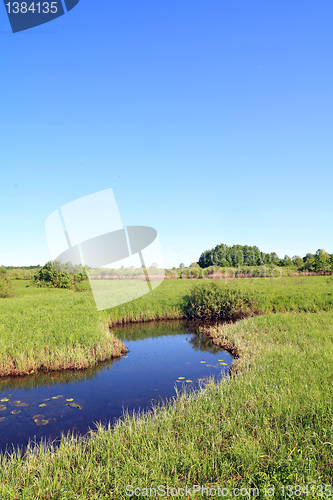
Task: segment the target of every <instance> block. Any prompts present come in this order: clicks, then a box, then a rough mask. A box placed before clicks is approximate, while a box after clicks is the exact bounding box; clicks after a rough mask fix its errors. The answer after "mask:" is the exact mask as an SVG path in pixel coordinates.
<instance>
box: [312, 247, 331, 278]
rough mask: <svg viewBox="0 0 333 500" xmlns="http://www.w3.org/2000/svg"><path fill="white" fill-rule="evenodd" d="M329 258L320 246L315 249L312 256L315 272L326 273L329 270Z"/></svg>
mask: <svg viewBox="0 0 333 500" xmlns="http://www.w3.org/2000/svg"><path fill="white" fill-rule="evenodd" d="M330 259H331V256H330V254H328V253H327V252H325V250H323V249H322V248H320V249H318V250H317V251H316V255H315V257H314V269H315V271H316V273H326V272H327V271H329V270H330Z"/></svg>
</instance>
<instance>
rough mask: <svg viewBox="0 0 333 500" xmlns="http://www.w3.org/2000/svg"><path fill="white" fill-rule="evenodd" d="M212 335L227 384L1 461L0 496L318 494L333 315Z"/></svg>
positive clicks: (329, 469) (332, 432)
mask: <svg viewBox="0 0 333 500" xmlns="http://www.w3.org/2000/svg"><path fill="white" fill-rule="evenodd" d="M210 332H211V335H214V336H215V338H216V339H218V338H220V339H221V340H222V341H223V339H224V338H225V337H228V338H229V339H230V342H231V343H232V344H233V345H234V346H236V348H237V350H238V352H239V356H240V357H239V361H238V366H237V371H238V373H237V376H236V377H232V378H231V379H229V380H226V381H224V382H223V383H222V384H216V385H215V384H209V385H208V386H207V387H206V388H205V389H204V390H203V392H201V393H200V394H198V395H191V394H188V395H182V396H180V397H179V398H177V400H176V401H175V404H173V405H165V406H164V407H163V408H161V409H159V410H155V411H154V413H153V414H152V415H141V416H140V415H139V416H136V417H135V418H133V417H129V416H127V417H126V418H125V419H124V422H122V423H119V424H118V425H117V426H116V428H115V429H114V430H111V429H105V428H102V427H100V428H99V430H98V432H97V433H94V434H92V436H91V437H90V438H89V439H79V440H76V439H74V438H72V439H65V440H63V442H62V444H61V446H60V447H59V448H52V447H46V446H38V447H37V448H35V449H34V450H32V449H31V450H29V451H28V452H27V454H26V456H25V457H24V458H22V457H21V456H20V455H19V454H15V455H12V456H11V457H2V458H1V469H0V483H1V485H2V486H1V488H2V490H1V492H0V495H1V496H2V497H3V498H20V499H31V498H36V499H41V498H43V499H51V498H52V499H68V500H73V499H87V498H89V499H96V500H97V499H98V500H100V499H110V498H113V499H119V500H123V499H124V498H143V497H144V495H141V496H135V495H134V494H133V495H126V486H127V485H133V486H134V487H136V488H145V487H148V488H150V487H151V488H153V487H156V488H157V487H158V486H159V485H165V486H166V485H168V486H169V487H176V488H177V487H179V488H181V487H185V485H187V486H189V487H190V486H191V485H192V484H199V485H205V486H215V487H217V486H220V487H221V488H222V487H223V488H227V489H228V490H229V492H230V495H228V496H224V498H234V495H233V493H232V491H233V488H241V487H243V488H250V487H251V488H258V491H259V497H260V498H264V488H265V487H270V486H274V487H275V495H274V498H283V495H282V487H283V486H284V487H286V486H287V485H292V486H293V488H294V491H295V486H296V485H299V486H300V487H301V488H302V489H303V488H305V487H306V486H307V485H308V488H309V489H308V495H306V493H305V494H304V495H303V497H308V496H309V497H313V496H317V495H318V493H320V488H321V486H323V485H325V484H327V485H329V484H331V482H332V476H333V460H332V443H333V405H332V402H333V384H332V373H333V313H331V312H329V313H327V312H322V313H317V314H275V315H265V316H257V317H255V318H250V319H245V320H242V321H240V322H238V323H236V324H231V325H226V326H224V327H211V329H210ZM323 487H324V488H325V486H323ZM311 488H312V490H311ZM297 491H298V490H297ZM305 491H306V490H305ZM127 492H129V490H127ZM312 492H314V493H315V495H312ZM293 496H299V495H295V494H294V495H293ZM318 496H319V495H318ZM324 497H325V498H327V496H326V495H324ZM160 498H161V497H160ZM193 498H194V497H193ZM197 498H204V497H202V495H201V494H200V493H198V494H197Z"/></svg>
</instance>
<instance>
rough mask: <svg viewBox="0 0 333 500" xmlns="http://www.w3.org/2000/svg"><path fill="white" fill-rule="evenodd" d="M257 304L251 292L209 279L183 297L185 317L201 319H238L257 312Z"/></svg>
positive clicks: (255, 297) (255, 296)
mask: <svg viewBox="0 0 333 500" xmlns="http://www.w3.org/2000/svg"><path fill="white" fill-rule="evenodd" d="M258 304H259V302H258V299H257V295H255V294H254V293H253V292H252V293H250V292H249V291H243V290H238V289H233V288H229V287H228V286H227V285H224V284H223V283H221V282H216V281H209V282H204V283H200V284H197V285H196V286H194V287H193V289H192V290H191V293H190V294H189V295H187V296H186V297H185V303H184V315H185V316H186V318H187V319H191V320H193V319H194V320H202V321H207V320H208V321H218V320H230V319H240V318H244V317H246V316H252V315H254V314H258V313H259V305H258Z"/></svg>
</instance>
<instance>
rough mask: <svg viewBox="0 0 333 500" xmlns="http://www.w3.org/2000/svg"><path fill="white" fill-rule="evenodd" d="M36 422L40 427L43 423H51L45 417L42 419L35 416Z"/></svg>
mask: <svg viewBox="0 0 333 500" xmlns="http://www.w3.org/2000/svg"><path fill="white" fill-rule="evenodd" d="M34 422H35V424H36V425H38V427H40V426H41V425H46V424H48V423H49V420H46V419H44V418H42V419H39V418H34Z"/></svg>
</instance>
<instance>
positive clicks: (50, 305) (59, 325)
mask: <svg viewBox="0 0 333 500" xmlns="http://www.w3.org/2000/svg"><path fill="white" fill-rule="evenodd" d="M14 285H15V290H16V293H17V294H18V296H17V297H14V298H8V299H2V300H0V318H1V323H0V374H1V375H10V374H24V373H30V372H32V371H34V372H35V371H37V370H40V369H45V370H50V369H54V370H58V369H68V368H75V369H82V368H86V367H88V366H91V365H93V364H96V363H98V362H99V361H102V360H105V359H109V358H111V357H113V356H119V355H120V354H121V352H122V351H123V349H124V346H123V345H122V344H121V343H120V342H119V341H118V340H117V339H116V338H115V337H114V336H113V335H111V334H110V332H109V328H108V324H107V322H105V321H104V322H103V318H102V317H101V316H100V315H99V314H98V312H97V310H96V307H95V304H94V302H93V299H92V296H91V294H89V293H85V294H84V293H74V292H71V291H68V290H57V289H42V288H35V287H33V286H29V287H27V284H26V282H24V281H23V282H22V281H18V282H14Z"/></svg>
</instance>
